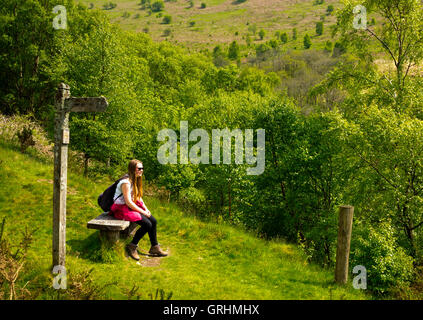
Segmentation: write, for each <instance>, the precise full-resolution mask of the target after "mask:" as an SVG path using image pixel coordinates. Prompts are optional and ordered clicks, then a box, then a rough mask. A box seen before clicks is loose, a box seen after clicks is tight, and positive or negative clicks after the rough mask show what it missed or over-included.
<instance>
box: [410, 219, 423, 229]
mask: <svg viewBox="0 0 423 320" xmlns="http://www.w3.org/2000/svg"><path fill="white" fill-rule="evenodd" d="M422 225H423V221H422V222H420V223H419V224H418V225H417V226H414V227H412V228H410V230H411V231H413V230H414V229H417V228H419V227H421V226H422Z"/></svg>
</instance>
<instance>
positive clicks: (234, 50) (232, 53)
mask: <svg viewBox="0 0 423 320" xmlns="http://www.w3.org/2000/svg"><path fill="white" fill-rule="evenodd" d="M239 54H240V53H239V46H238V44H237V42H236V41H232V42H231V44H230V45H229V49H228V58H229V59H231V60H237V59H238V58H239Z"/></svg>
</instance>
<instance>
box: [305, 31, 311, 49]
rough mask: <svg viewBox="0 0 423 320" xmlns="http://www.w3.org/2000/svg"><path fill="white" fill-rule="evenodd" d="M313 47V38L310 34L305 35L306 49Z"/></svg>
mask: <svg viewBox="0 0 423 320" xmlns="http://www.w3.org/2000/svg"><path fill="white" fill-rule="evenodd" d="M310 47H311V39H310V36H309V35H308V34H306V35H305V36H304V49H310Z"/></svg>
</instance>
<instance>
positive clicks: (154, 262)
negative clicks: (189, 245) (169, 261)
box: [125, 249, 170, 267]
mask: <svg viewBox="0 0 423 320" xmlns="http://www.w3.org/2000/svg"><path fill="white" fill-rule="evenodd" d="M166 251H167V253H168V256H169V255H170V250H166ZM138 253H139V256H140V260H139V261H137V262H136V264H137V265H140V266H143V267H158V266H160V263H161V261H162V259H166V258H167V257H154V256H150V255H149V254H148V253H147V252H142V251H140V250H139V249H138ZM125 257H126V258H128V259H132V258H131V257H130V256H129V255H128V253H127V252H126V251H125Z"/></svg>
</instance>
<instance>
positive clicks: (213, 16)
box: [80, 0, 341, 49]
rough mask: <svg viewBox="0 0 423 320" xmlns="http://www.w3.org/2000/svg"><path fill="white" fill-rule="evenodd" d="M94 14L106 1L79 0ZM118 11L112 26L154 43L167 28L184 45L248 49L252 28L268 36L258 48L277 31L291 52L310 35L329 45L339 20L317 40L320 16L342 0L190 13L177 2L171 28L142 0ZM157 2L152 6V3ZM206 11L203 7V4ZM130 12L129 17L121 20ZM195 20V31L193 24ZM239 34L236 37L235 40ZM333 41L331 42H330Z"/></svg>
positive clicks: (227, 1) (229, 3)
mask: <svg viewBox="0 0 423 320" xmlns="http://www.w3.org/2000/svg"><path fill="white" fill-rule="evenodd" d="M80 2H82V3H84V4H86V5H88V6H89V5H90V3H92V4H93V5H94V8H95V9H102V7H103V4H105V3H108V2H110V1H105V0H80ZM112 2H114V3H116V4H117V7H116V8H114V9H112V10H106V11H105V12H107V13H108V14H109V15H110V17H111V20H112V21H113V22H117V23H119V24H120V25H122V26H123V28H125V29H129V30H135V31H143V29H144V28H148V32H149V34H150V35H151V36H152V38H153V39H154V40H164V39H165V37H164V36H163V31H164V30H165V29H167V28H170V29H171V30H172V35H171V36H170V37H169V39H168V40H170V41H173V42H178V43H183V44H185V45H187V46H188V47H191V48H195V49H203V48H209V49H211V48H213V47H214V46H216V45H217V44H229V43H230V42H232V41H233V40H236V41H237V42H238V43H239V44H243V45H245V36H246V35H247V34H250V35H251V32H250V31H249V27H250V26H251V25H253V24H256V26H257V33H258V31H259V30H260V29H264V30H265V31H266V36H265V37H264V39H263V40H262V41H260V40H259V38H258V35H257V34H256V36H255V37H254V36H252V40H253V39H254V40H255V43H261V42H265V41H267V40H269V39H273V38H274V34H275V32H276V31H283V32H287V33H288V37H289V39H290V42H289V43H288V44H287V45H286V46H287V47H288V48H294V47H297V48H298V49H302V48H303V43H302V41H303V36H304V35H305V33H308V34H309V35H310V36H312V37H314V38H313V47H315V48H323V47H324V43H325V42H326V41H327V40H331V36H330V29H329V26H331V25H333V24H334V23H335V21H336V17H335V16H326V18H325V22H324V27H325V29H324V34H323V35H322V36H319V37H317V36H316V37H315V24H316V22H319V21H320V17H321V16H322V15H325V13H326V8H327V6H328V5H329V4H332V5H334V7H335V9H337V8H340V7H341V4H340V3H339V1H338V0H326V1H325V2H324V4H321V5H313V2H314V0H266V1H264V0H247V1H246V2H244V3H241V4H236V3H235V1H233V0H201V1H199V0H196V1H194V4H195V5H194V7H192V8H188V1H186V0H176V1H170V2H165V10H164V11H163V12H162V15H163V16H164V15H171V16H172V23H171V24H162V20H163V17H157V13H152V14H151V15H148V13H147V10H141V6H140V5H139V3H140V1H139V0H131V1H128V0H115V1H112ZM153 2H154V1H153ZM202 2H204V3H206V5H207V7H206V8H204V9H201V8H200V5H201V3H202ZM125 12H127V13H129V14H130V16H129V17H126V18H125V17H123V14H124V13H125ZM190 21H195V25H194V26H190V25H189V22H190ZM293 28H297V30H298V40H297V41H291V37H292V29H293ZM235 32H238V35H235ZM332 41H333V40H332Z"/></svg>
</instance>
